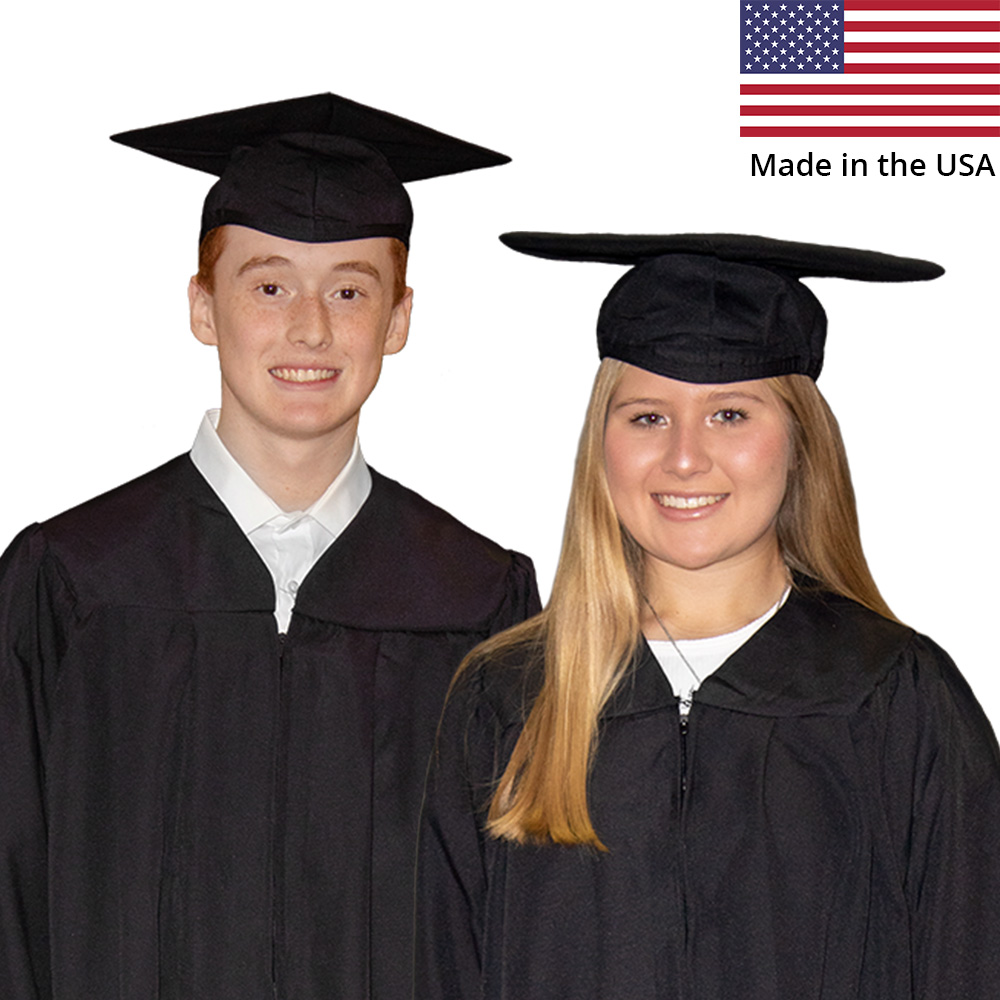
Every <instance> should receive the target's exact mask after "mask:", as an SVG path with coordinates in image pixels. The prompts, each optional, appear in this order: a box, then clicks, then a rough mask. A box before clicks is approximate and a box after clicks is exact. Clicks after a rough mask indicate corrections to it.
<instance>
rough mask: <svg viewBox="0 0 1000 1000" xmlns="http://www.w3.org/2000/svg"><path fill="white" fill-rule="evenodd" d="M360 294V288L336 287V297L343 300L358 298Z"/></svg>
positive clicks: (348, 300)
mask: <svg viewBox="0 0 1000 1000" xmlns="http://www.w3.org/2000/svg"><path fill="white" fill-rule="evenodd" d="M360 295H361V290H360V289H359V288H338V289H337V298H338V299H342V300H343V301H345V302H350V301H352V300H353V299H356V298H358V296H360Z"/></svg>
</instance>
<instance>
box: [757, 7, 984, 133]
mask: <svg viewBox="0 0 1000 1000" xmlns="http://www.w3.org/2000/svg"><path fill="white" fill-rule="evenodd" d="M843 17H844V42H845V58H844V72H843V74H837V75H834V74H828V73H823V74H820V73H816V74H811V75H797V76H795V77H791V76H783V77H780V78H778V77H775V78H772V79H771V80H766V79H761V76H762V75H761V74H759V73H756V74H744V75H741V76H740V135H741V136H745V137H750V138H777V137H926V136H933V137H947V138H997V137H1000V0H951V2H948V0H844V3H843Z"/></svg>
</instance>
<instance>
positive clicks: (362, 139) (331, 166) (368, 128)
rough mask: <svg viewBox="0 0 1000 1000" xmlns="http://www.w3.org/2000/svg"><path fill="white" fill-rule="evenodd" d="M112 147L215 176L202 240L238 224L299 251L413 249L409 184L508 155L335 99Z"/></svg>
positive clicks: (177, 128) (294, 102) (171, 127)
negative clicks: (388, 244)
mask: <svg viewBox="0 0 1000 1000" xmlns="http://www.w3.org/2000/svg"><path fill="white" fill-rule="evenodd" d="M111 138H112V139H113V140H114V141H115V142H120V143H122V144H123V145H125V146H131V147H133V148H135V149H140V150H142V151H143V152H145V153H150V154H152V155H153V156H159V157H161V158H162V159H165V160H170V161H171V162H173V163H180V164H183V165H184V166H187V167H193V168H194V169H196V170H204V171H206V172H207V173H210V174H216V175H218V176H219V180H218V182H217V183H216V184H215V185H214V186H213V187H212V189H211V190H210V191H209V193H208V197H207V198H206V199H205V206H204V210H203V212H202V221H201V236H200V237H199V239H201V238H204V236H205V234H206V233H207V232H208V231H209V230H210V229H214V228H215V227H216V226H222V225H226V224H235V225H241V226H248V227H249V228H251V229H258V230H260V231H261V232H265V233H269V234H271V235H272V236H282V237H284V238H285V239H290V240H298V241H300V242H303V243H333V242H337V241H340V240H355V239H364V238H366V237H371V236H391V237H395V238H396V239H399V240H402V241H403V243H405V244H407V245H409V239H410V227H411V226H412V224H413V211H412V208H411V206H410V199H409V196H408V195H407V194H406V191H405V190H404V188H403V182H404V181H415V180H421V179H423V178H427V177H438V176H441V175H444V174H454V173H460V172H461V171H464V170H476V169H478V168H479V167H491V166H496V165H498V164H501V163H508V162H509V161H510V157H508V156H504V155H503V154H502V153H494V152H493V151H492V150H489V149H484V148H483V147H482V146H475V145H473V144H472V143H468V142H464V141H463V140H461V139H456V138H453V137H452V136H449V135H445V134H444V133H443V132H437V131H435V130H434V129H431V128H427V127H426V126H425V125H418V124H417V123H416V122H411V121H408V120H407V119H405V118H400V117H399V116H397V115H391V114H389V113H388V112H385V111H379V110H378V109H376V108H370V107H366V106H365V105H363V104H358V103H356V102H355V101H349V100H347V99H346V98H344V97H338V96H337V95H336V94H314V95H313V96H311V97H297V98H293V99H291V100H287V101H274V102H272V103H270V104H258V105H254V106H253V107H248V108H238V109H236V110H234V111H221V112H219V113H217V114H210V115H202V116H201V117H198V118H188V119H185V120H184V121H177V122H169V123H168V124H165V125H154V126H152V127H150V128H142V129H135V130H133V131H131V132H119V133H118V134H117V135H113V136H112V137H111Z"/></svg>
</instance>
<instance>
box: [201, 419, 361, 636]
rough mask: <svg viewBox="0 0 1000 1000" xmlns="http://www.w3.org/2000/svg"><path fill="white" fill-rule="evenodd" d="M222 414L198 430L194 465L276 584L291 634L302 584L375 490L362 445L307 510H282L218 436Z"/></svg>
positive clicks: (279, 617)
mask: <svg viewBox="0 0 1000 1000" xmlns="http://www.w3.org/2000/svg"><path fill="white" fill-rule="evenodd" d="M218 422H219V411H218V410H209V411H208V413H206V414H205V419H204V420H202V422H201V427H200V428H199V429H198V436H197V437H196V438H195V442H194V447H193V448H192V449H191V461H192V462H194V465H195V468H197V470H198V471H199V472H200V473H201V474H202V476H204V478H205V479H206V481H207V482H208V485H209V486H211V487H212V489H213V490H214V491H215V492H216V494H217V495H218V497H219V499H220V500H221V501H222V502H223V503H224V504H225V506H226V509H227V510H228V511H229V513H230V514H232V516H233V519H234V520H235V521H236V523H237V524H238V525H239V526H240V529H241V530H242V531H243V533H244V534H245V535H246V536H247V539H248V540H249V541H250V543H251V545H253V547H254V549H256V551H257V554H258V555H259V556H260V558H261V559H262V560H263V562H264V565H265V566H267V569H268V572H269V573H270V574H271V580H272V581H273V583H274V617H275V620H276V621H277V623H278V630H279V631H280V632H287V631H288V627H289V624H290V622H291V618H292V609H293V607H294V605H295V598H296V596H297V594H298V592H299V587H300V585H301V583H302V581H303V580H304V579H305V578H306V576H307V575H308V574H309V571H310V570H311V569H312V568H313V566H315V565H316V562H317V561H318V560H319V558H320V556H322V555H323V553H324V552H325V551H326V550H327V549H328V548H329V547H330V546H331V545H332V544H333V543H334V542H335V541H336V539H337V538H338V536H339V535H340V533H341V532H342V531H343V530H344V528H346V527H347V525H348V524H350V523H351V521H352V520H354V516H355V515H356V514H357V513H358V511H359V510H360V509H361V507H362V505H363V504H364V502H365V500H367V499H368V494H369V493H370V492H371V488H372V477H371V473H370V472H369V471H368V466H367V465H366V464H365V460H364V458H363V457H362V455H361V447H360V446H359V444H358V439H357V438H355V439H354V447H353V449H352V450H351V457H350V458H349V459H348V460H347V464H346V465H345V466H344V468H343V469H342V470H341V471H340V474H339V475H338V476H337V478H336V479H334V481H333V482H332V483H330V485H329V487H327V489H326V491H325V492H324V493H323V495H322V496H321V497H320V498H319V499H318V500H317V501H316V502H315V503H313V504H312V505H311V506H310V507H309V508H308V510H301V511H284V510H282V509H281V508H280V507H279V506H278V505H277V504H276V503H275V502H274V501H273V500H272V499H271V498H270V497H269V496H268V495H267V494H266V493H265V492H264V491H263V490H262V489H261V488H260V487H259V486H258V485H257V484H256V483H255V482H254V481H253V479H251V478H250V476H249V475H248V474H247V472H246V470H245V469H243V467H242V466H241V465H240V464H239V462H237V461H236V459H235V458H233V456H232V455H231V454H230V452H229V450H228V449H227V448H226V446H225V445H224V444H223V443H222V439H221V438H220V437H219V434H218V432H217V431H216V425H217V424H218Z"/></svg>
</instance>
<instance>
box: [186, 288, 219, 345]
mask: <svg viewBox="0 0 1000 1000" xmlns="http://www.w3.org/2000/svg"><path fill="white" fill-rule="evenodd" d="M188 306H189V308H190V310H191V332H192V333H193V334H194V335H195V337H197V338H198V340H200V341H201V342H202V343H203V344H208V345H209V346H218V343H219V338H218V336H217V335H216V332H215V314H214V311H213V310H212V296H211V295H210V294H209V293H208V292H206V291H205V289H204V288H202V287H201V285H200V284H198V279H197V278H192V279H191V280H190V281H189V282H188Z"/></svg>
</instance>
